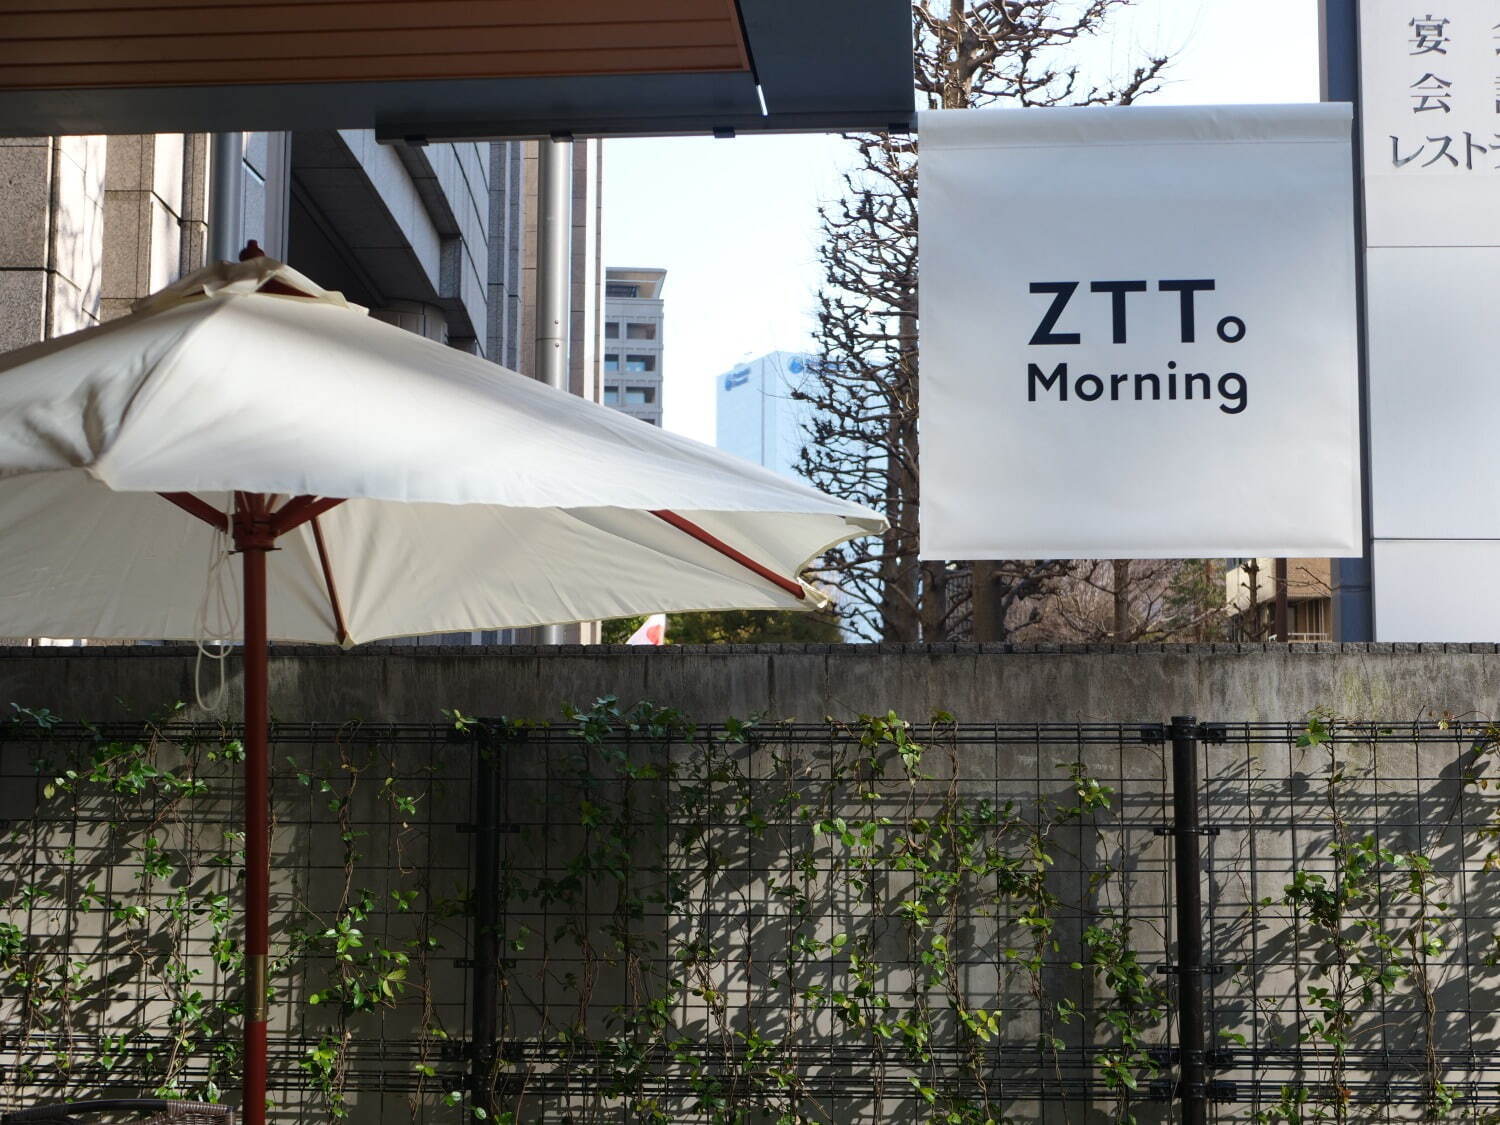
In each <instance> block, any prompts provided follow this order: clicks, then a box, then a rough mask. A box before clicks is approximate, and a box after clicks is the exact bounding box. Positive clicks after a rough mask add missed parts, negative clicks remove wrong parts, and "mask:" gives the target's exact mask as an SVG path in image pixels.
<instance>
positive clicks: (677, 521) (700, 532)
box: [651, 508, 807, 600]
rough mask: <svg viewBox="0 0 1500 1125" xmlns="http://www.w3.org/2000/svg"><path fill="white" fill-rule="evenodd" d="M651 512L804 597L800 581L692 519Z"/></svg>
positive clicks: (793, 593)
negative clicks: (733, 544) (765, 563)
mask: <svg viewBox="0 0 1500 1125" xmlns="http://www.w3.org/2000/svg"><path fill="white" fill-rule="evenodd" d="M651 514H652V515H653V516H655V517H656V518H657V519H659V520H661V521H662V522H663V523H669V524H671V525H672V526H673V527H675V528H677V530H678V531H683V532H686V533H687V534H688V535H691V536H692V537H693V538H694V539H696V540H698V542H700V543H703V544H705V545H706V546H709V547H712V548H713V549H714V550H715V551H718V552H719V554H721V555H723V556H724V557H725V558H727V559H731V560H732V561H734V562H737V563H739V564H740V565H741V566H742V567H744V568H745V569H746V570H748V571H750V572H752V573H753V574H758V575H759V576H760V577H762V578H764V579H765V580H766V581H767V582H771V583H774V584H775V585H776V586H779V587H780V588H781V589H783V590H785V591H786V592H787V593H789V594H791V595H792V597H794V598H797V599H799V600H801V599H805V598H806V597H807V591H806V590H804V589H803V588H802V584H801V583H800V582H795V581H793V580H792V579H790V578H787V577H786V576H784V575H781V574H777V573H776V572H775V571H774V570H772V569H771V568H770V567H767V566H763V565H762V564H760V563H758V562H756V561H755V560H754V559H752V558H751V557H750V556H749V555H747V554H745V553H744V552H743V551H737V550H735V549H734V548H733V547H731V546H730V545H729V544H728V543H726V542H724V540H722V539H720V538H718V537H717V536H716V535H712V534H710V533H709V532H707V531H705V530H704V529H703V528H701V527H699V526H698V525H697V524H695V523H694V522H693V521H692V520H690V519H686V518H685V517H683V516H679V515H678V514H677V513H676V512H673V511H669V510H667V509H666V508H658V509H654V510H652V512H651Z"/></svg>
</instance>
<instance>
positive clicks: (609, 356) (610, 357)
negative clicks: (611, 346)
mask: <svg viewBox="0 0 1500 1125" xmlns="http://www.w3.org/2000/svg"><path fill="white" fill-rule="evenodd" d="M604 370H606V371H618V370H620V357H619V356H618V355H615V354H614V353H613V352H606V353H605V356H604Z"/></svg>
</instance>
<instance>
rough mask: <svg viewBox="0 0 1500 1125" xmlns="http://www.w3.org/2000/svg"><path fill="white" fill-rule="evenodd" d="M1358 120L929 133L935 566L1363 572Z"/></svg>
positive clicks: (924, 127)
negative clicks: (1225, 565) (1178, 563)
mask: <svg viewBox="0 0 1500 1125" xmlns="http://www.w3.org/2000/svg"><path fill="white" fill-rule="evenodd" d="M1351 121H1352V117H1351V110H1350V107H1349V106H1347V105H1305V106H1254V107H1212V108H1197V107H1194V108H1177V107H1122V108H1086V109H1040V110H961V111H947V112H942V111H939V112H931V113H927V114H924V115H922V118H921V122H920V128H921V157H920V164H919V169H920V195H921V215H920V220H921V232H920V251H921V265H920V290H921V293H920V296H921V304H920V314H921V377H922V398H921V441H922V454H921V473H922V527H921V536H922V543H921V553H922V555H923V557H924V558H936V559H1013V558H1193V557H1208V558H1218V557H1226V556H1230V557H1238V556H1252V557H1255V556H1280V557H1319V556H1328V555H1346V554H1357V553H1358V552H1359V549H1360V542H1361V518H1360V489H1359V424H1358V388H1357V368H1356V347H1355V293H1354V224H1353V198H1352V197H1353V183H1352V153H1351V150H1350V130H1351Z"/></svg>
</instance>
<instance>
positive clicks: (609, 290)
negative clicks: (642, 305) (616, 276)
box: [604, 281, 641, 297]
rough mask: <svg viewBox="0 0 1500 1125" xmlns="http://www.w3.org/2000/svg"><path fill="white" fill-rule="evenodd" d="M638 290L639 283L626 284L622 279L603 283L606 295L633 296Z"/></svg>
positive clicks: (639, 289) (639, 288)
mask: <svg viewBox="0 0 1500 1125" xmlns="http://www.w3.org/2000/svg"><path fill="white" fill-rule="evenodd" d="M640 291H641V287H640V286H639V285H628V284H626V283H625V282H623V281H609V282H605V285H604V295H605V296H606V297H634V296H635V295H636V294H638V293H639V292H640Z"/></svg>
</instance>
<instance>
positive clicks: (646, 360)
mask: <svg viewBox="0 0 1500 1125" xmlns="http://www.w3.org/2000/svg"><path fill="white" fill-rule="evenodd" d="M605 358H606V359H608V358H609V357H608V356H606V357H605ZM625 370H626V371H655V370H656V357H655V356H654V355H628V356H626V357H625Z"/></svg>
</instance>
